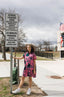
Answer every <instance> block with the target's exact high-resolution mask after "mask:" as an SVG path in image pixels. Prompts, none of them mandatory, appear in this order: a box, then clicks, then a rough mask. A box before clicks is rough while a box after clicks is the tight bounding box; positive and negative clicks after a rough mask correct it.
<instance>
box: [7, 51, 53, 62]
mask: <svg viewBox="0 0 64 97" xmlns="http://www.w3.org/2000/svg"><path fill="white" fill-rule="evenodd" d="M8 53H9V52H8ZM13 55H14V52H13ZM22 55H23V52H21V53H20V52H17V53H16V57H21V56H22ZM37 60H49V61H50V60H52V59H49V58H44V57H40V56H37Z"/></svg>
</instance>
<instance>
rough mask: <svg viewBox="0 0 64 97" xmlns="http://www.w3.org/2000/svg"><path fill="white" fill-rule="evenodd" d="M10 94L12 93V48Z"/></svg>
mask: <svg viewBox="0 0 64 97" xmlns="http://www.w3.org/2000/svg"><path fill="white" fill-rule="evenodd" d="M10 52H11V53H10V55H11V56H10V59H11V60H10V93H12V47H10Z"/></svg>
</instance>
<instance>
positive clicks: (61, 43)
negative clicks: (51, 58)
mask: <svg viewBox="0 0 64 97" xmlns="http://www.w3.org/2000/svg"><path fill="white" fill-rule="evenodd" d="M62 46H63V38H62V36H61V48H62Z"/></svg>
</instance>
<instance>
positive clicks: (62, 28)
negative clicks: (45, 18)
mask: <svg viewBox="0 0 64 97" xmlns="http://www.w3.org/2000/svg"><path fill="white" fill-rule="evenodd" d="M60 31H64V24H63V23H60Z"/></svg>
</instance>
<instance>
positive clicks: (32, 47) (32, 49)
mask: <svg viewBox="0 0 64 97" xmlns="http://www.w3.org/2000/svg"><path fill="white" fill-rule="evenodd" d="M28 45H29V46H30V47H31V53H34V50H35V49H34V45H32V44H26V51H27V52H29V51H28V50H27V46H28Z"/></svg>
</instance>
